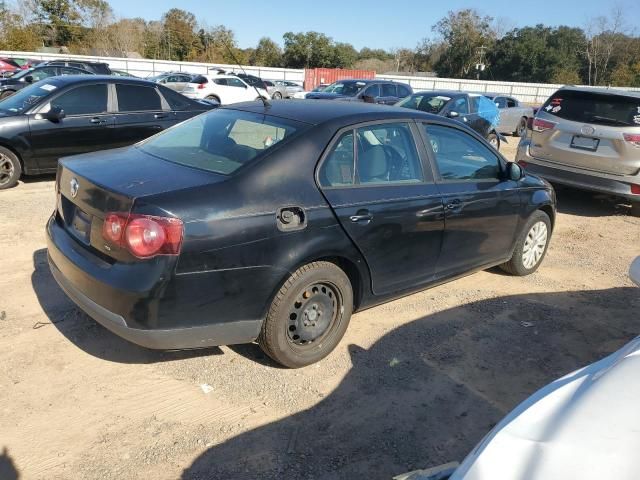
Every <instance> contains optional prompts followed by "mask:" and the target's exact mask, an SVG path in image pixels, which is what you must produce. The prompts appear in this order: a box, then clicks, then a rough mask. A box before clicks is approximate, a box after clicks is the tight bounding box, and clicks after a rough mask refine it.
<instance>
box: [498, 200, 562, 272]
mask: <svg viewBox="0 0 640 480" xmlns="http://www.w3.org/2000/svg"><path fill="white" fill-rule="evenodd" d="M550 233H551V220H550V219H549V216H548V215H547V214H546V213H544V212H543V211H540V210H538V211H536V212H535V213H534V214H533V215H531V217H529V220H528V221H527V223H526V224H525V226H524V228H523V229H522V232H520V235H519V236H518V239H517V240H516V246H515V248H514V250H513V256H512V257H511V260H509V261H508V262H507V263H504V264H502V265H500V268H502V269H503V270H504V271H506V272H508V273H510V274H512V275H517V276H520V277H523V276H525V275H530V274H532V273H533V272H535V271H536V270H537V269H538V267H540V264H541V263H542V260H543V259H544V256H545V255H546V253H547V247H548V246H549V237H550Z"/></svg>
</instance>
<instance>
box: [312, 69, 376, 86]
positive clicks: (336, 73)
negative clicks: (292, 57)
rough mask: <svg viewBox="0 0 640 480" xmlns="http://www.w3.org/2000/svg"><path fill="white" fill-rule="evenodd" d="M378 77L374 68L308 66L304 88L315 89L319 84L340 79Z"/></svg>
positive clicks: (370, 78)
mask: <svg viewBox="0 0 640 480" xmlns="http://www.w3.org/2000/svg"><path fill="white" fill-rule="evenodd" d="M374 78H376V72H375V71H374V70H343V69H342V68H306V69H305V70H304V89H305V90H307V91H308V90H313V89H314V88H316V87H317V86H318V85H321V84H326V85H329V84H331V83H334V82H337V81H338V80H349V79H358V80H372V79H374Z"/></svg>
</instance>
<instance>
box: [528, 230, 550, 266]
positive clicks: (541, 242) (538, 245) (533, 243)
mask: <svg viewBox="0 0 640 480" xmlns="http://www.w3.org/2000/svg"><path fill="white" fill-rule="evenodd" d="M548 237H549V232H548V229H547V224H546V223H544V222H537V223H535V224H534V225H533V226H532V227H531V229H530V230H529V233H527V237H526V239H525V242H524V248H523V249H522V264H523V265H524V267H525V268H526V269H527V270H531V269H532V268H533V267H535V266H536V265H538V263H539V262H540V259H541V258H542V255H544V252H545V249H546V248H547V239H548Z"/></svg>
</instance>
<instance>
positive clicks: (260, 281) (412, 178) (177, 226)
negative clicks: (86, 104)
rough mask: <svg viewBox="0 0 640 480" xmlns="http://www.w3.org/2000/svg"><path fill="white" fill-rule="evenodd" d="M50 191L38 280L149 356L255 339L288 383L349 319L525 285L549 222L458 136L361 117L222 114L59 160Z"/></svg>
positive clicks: (512, 174) (325, 107)
mask: <svg viewBox="0 0 640 480" xmlns="http://www.w3.org/2000/svg"><path fill="white" fill-rule="evenodd" d="M434 141H436V142H437V143H438V145H439V148H438V149H437V151H434V150H433V149H432V148H431V145H432V144H433V142H434ZM56 188H57V207H56V209H55V212H54V213H53V215H52V217H51V218H50V220H49V221H48V223H47V227H46V230H47V237H48V249H49V264H50V267H51V271H52V273H53V276H54V277H55V279H56V280H57V282H58V283H59V285H60V286H61V287H62V288H63V289H64V291H65V292H66V293H67V294H68V295H69V297H70V298H72V299H73V300H74V301H75V302H76V303H77V304H78V305H79V306H80V307H81V308H82V309H83V310H84V311H85V312H87V313H88V314H89V315H90V316H92V317H93V318H94V319H96V320H97V321H98V322H100V323H101V324H102V325H104V326H105V327H107V328H108V329H110V330H112V331H113V332H115V333H116V334H118V335H120V336H122V337H124V338H126V339H128V340H130V341H132V342H135V343H137V344H140V345H143V346H146V347H150V348H159V349H181V348H197V347H205V346H212V345H225V344H235V343H247V342H252V341H255V340H256V339H257V341H258V342H259V344H260V345H261V346H262V348H263V349H264V351H265V352H266V353H267V354H268V355H270V356H271V357H272V358H273V359H275V360H276V361H277V362H280V363H281V364H283V365H285V366H288V367H301V366H304V365H308V364H310V363H313V362H316V361H318V360H320V359H321V358H323V357H325V356H326V355H327V354H329V352H331V351H332V350H333V349H334V348H335V347H336V345H337V344H338V342H339V341H340V339H341V338H342V336H343V334H344V332H345V330H346V328H347V325H348V323H349V319H350V317H351V314H352V312H354V311H358V310H362V309H364V308H366V307H369V306H372V305H375V304H379V303H382V302H385V301H388V300H391V299H394V298H397V297H399V296H401V295H405V294H408V293H410V292H413V291H416V290H420V289H424V288H426V287H429V286H432V285H435V284H438V283H442V282H445V281H448V280H452V279H454V278H457V277H460V276H463V275H467V274H469V273H471V272H474V271H477V270H481V269H486V268H489V267H492V266H494V265H501V266H503V268H504V269H505V270H507V271H508V272H511V273H513V274H515V275H527V274H530V273H532V272H534V271H535V270H536V269H537V268H538V266H539V265H540V263H541V262H542V259H543V258H544V255H545V252H546V249H547V245H548V243H549V239H550V236H551V232H552V229H553V224H554V219H555V195H554V191H553V189H552V188H551V186H550V185H549V184H548V183H546V182H545V181H543V180H541V179H539V178H537V177H535V176H532V175H527V174H525V172H524V171H523V170H522V168H521V167H520V166H518V165H517V164H514V163H509V162H507V161H505V159H504V158H503V157H502V156H501V155H500V154H499V153H498V152H496V151H495V149H493V148H491V147H490V146H489V144H488V143H487V142H486V141H485V140H484V139H482V138H481V137H480V136H479V135H477V134H475V133H474V132H473V131H471V130H469V129H467V128H466V127H464V126H462V125H460V124H459V123H457V122H454V121H452V120H449V119H446V118H443V117H439V116H435V115H429V114H425V113H423V112H418V111H412V110H408V109H404V108H393V107H391V108H390V107H383V106H378V105H371V104H365V103H341V102H274V103H273V104H272V105H271V106H269V107H265V106H264V105H263V104H262V103H255V102H253V103H245V104H236V105H233V106H228V107H224V108H220V109H217V110H213V111H211V112H209V113H207V114H205V115H200V116H198V117H196V118H193V119H191V120H189V121H186V122H184V123H182V124H181V125H178V126H176V127H174V128H172V129H170V130H167V131H166V132H163V133H160V134H158V135H156V136H154V137H152V138H150V139H147V140H145V141H143V142H140V143H138V144H137V145H135V146H132V147H129V148H122V149H118V150H112V151H104V152H99V153H92V154H86V155H80V156H77V157H75V158H69V159H63V160H62V161H61V162H60V168H59V170H58V176H57V185H56Z"/></svg>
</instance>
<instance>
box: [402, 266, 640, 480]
mask: <svg viewBox="0 0 640 480" xmlns="http://www.w3.org/2000/svg"><path fill="white" fill-rule="evenodd" d="M629 276H630V277H631V280H633V282H634V283H635V284H636V285H638V286H640V257H638V258H636V260H635V261H634V262H633V264H632V265H631V269H630V272H629ZM639 296H640V293H639ZM631 308H632V309H633V307H631ZM639 379H640V337H637V338H635V339H634V340H632V341H631V342H629V343H628V344H627V345H625V346H624V347H622V348H621V349H620V350H618V351H617V352H615V353H612V354H611V355H609V356H608V357H606V358H604V359H602V360H600V361H599V362H596V363H593V364H591V365H589V366H587V367H584V368H582V369H580V370H577V371H575V372H573V373H570V374H569V375H566V376H565V377H563V378H560V379H558V380H556V381H555V382H553V383H550V384H549V385H547V386H545V387H543V388H542V389H540V390H539V391H538V392H536V393H534V394H533V395H532V396H531V397H529V398H528V399H527V400H525V401H524V402H523V403H521V404H520V405H518V406H517V407H516V408H515V410H513V411H512V412H511V413H509V414H508V415H507V416H506V417H505V418H504V419H502V421H500V423H498V424H497V425H496V426H495V427H494V429H493V430H491V431H490V432H489V433H488V434H487V435H486V436H485V437H484V439H483V440H482V441H481V442H480V443H479V444H478V445H477V446H476V447H475V448H474V449H473V451H471V453H470V454H469V455H468V456H467V458H466V459H465V460H464V461H463V462H462V464H461V465H460V466H459V467H457V468H456V465H455V464H447V465H442V466H440V467H435V468H431V469H429V470H422V471H416V472H411V473H408V474H404V475H400V476H398V477H396V478H397V479H403V480H405V479H406V480H409V479H410V480H445V479H449V480H556V479H563V480H568V479H576V480H603V479H615V480H637V479H638V478H640V467H639V466H638V465H639V463H638V454H639V452H640V380H639Z"/></svg>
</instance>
